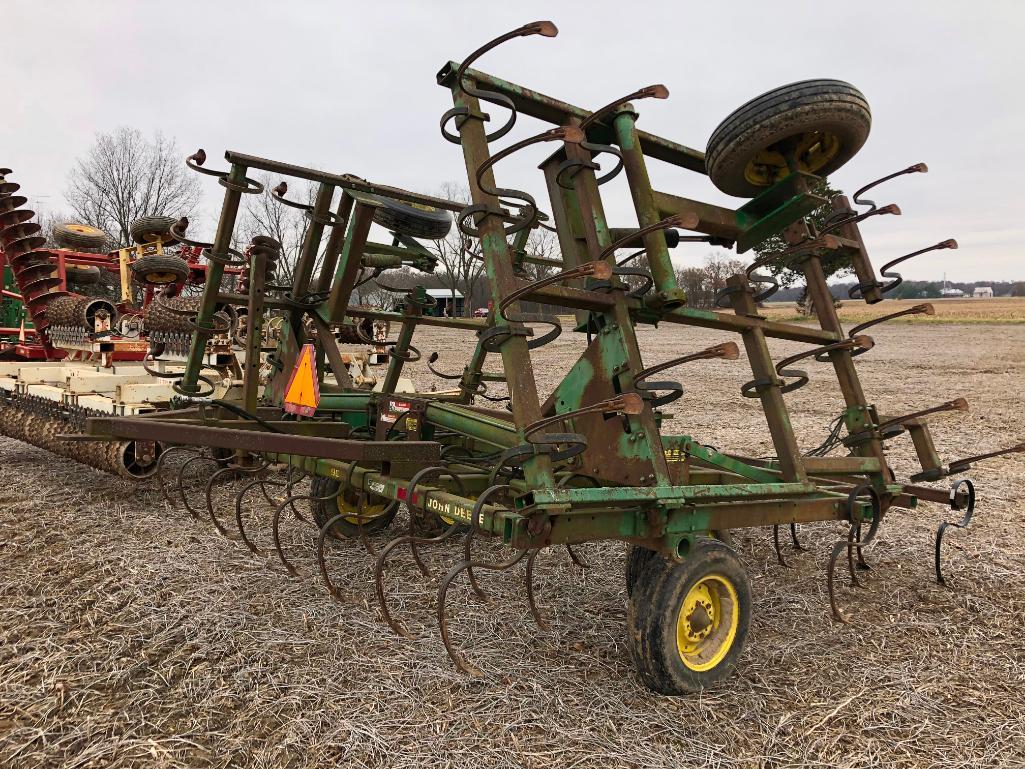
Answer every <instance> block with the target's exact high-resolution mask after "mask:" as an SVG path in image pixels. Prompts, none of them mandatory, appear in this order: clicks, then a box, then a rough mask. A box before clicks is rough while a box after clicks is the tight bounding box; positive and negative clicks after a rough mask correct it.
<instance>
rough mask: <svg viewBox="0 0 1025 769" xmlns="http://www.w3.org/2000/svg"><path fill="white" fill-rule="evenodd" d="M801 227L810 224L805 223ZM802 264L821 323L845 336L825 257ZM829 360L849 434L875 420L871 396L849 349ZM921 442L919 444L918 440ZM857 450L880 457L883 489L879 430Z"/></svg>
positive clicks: (876, 480) (881, 478)
mask: <svg viewBox="0 0 1025 769" xmlns="http://www.w3.org/2000/svg"><path fill="white" fill-rule="evenodd" d="M800 229H805V230H806V226H805V225H803V223H802V225H801V227H800ZM794 232H795V230H794V229H792V230H790V231H788V232H787V233H785V234H784V237H785V238H786V239H787V240H788V241H789V240H791V239H795V237H794V235H793V233H794ZM801 266H802V270H803V272H804V276H805V282H806V283H807V286H808V292H809V294H810V295H811V299H812V302H813V303H814V305H815V309H816V314H817V315H818V318H819V325H820V326H821V327H822V330H823V331H829V332H831V333H834V334H836V335H837V336H841V337H842V336H843V335H844V333H843V327H842V326H841V325H840V317H839V316H838V315H837V312H836V307H835V306H834V305H833V296H832V294H831V293H830V291H829V284H828V283H827V282H826V274H825V272H824V271H823V269H822V260H821V259H820V258H819V257H818V256H816V255H814V254H813V255H810V256H808V257H807V258H806V259H805V260H804V262H803V264H802V265H801ZM828 355H829V360H830V362H831V363H832V364H833V370H834V371H835V372H836V379H837V382H838V383H839V385H840V392H841V393H842V394H843V398H844V403H845V405H846V406H847V413H848V417H847V419H846V420H845V421H846V426H847V432H848V434H854V433H856V432H861V431H864V430H865V429H866V428H869V427H871V424H870V423H868V424H866V422H868V421H870V420H871V417H870V413H871V412H870V410H869V404H868V400H867V399H866V397H865V391H864V390H863V389H862V387H861V380H860V378H859V377H858V371H857V369H856V368H855V367H854V357H853V355H852V354H851V350H849V349H835V350H831V351H830V352H829V353H828ZM916 445H917V444H916ZM854 453H855V454H857V455H858V456H861V457H872V458H874V459H875V460H876V463H877V464H878V468H877V470H876V471H874V472H872V473H871V477H870V481H871V483H872V485H873V487H874V488H875V489H876V491H879V492H881V491H882V490H883V487H884V486H885V485H886V479H887V478H888V477H889V472H888V467H887V463H886V452H885V451H884V450H883V442H882V440H880V438H879V436H878V434H875V433H873V434H872V437H871V439H870V440H867V441H864V442H860V443H858V444H857V445H856V446H854Z"/></svg>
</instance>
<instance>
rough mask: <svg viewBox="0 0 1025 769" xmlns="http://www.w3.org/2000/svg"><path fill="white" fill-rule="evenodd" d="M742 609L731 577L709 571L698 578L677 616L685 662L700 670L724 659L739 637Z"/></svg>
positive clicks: (677, 629)
mask: <svg viewBox="0 0 1025 769" xmlns="http://www.w3.org/2000/svg"><path fill="white" fill-rule="evenodd" d="M739 609H740V602H739V599H738V598H737V589H736V588H735V587H734V586H733V583H732V582H730V580H729V579H728V578H727V577H724V576H722V575H721V574H709V575H708V576H706V577H704V578H702V579H701V580H699V581H698V582H696V583H695V584H694V585H693V586H692V587H691V589H690V590H689V591H687V595H686V596H685V597H684V599H683V603H682V605H681V606H680V615H679V617H678V618H677V620H676V647H677V649H678V650H679V652H680V659H681V660H683V664H684V665H686V666H687V667H688V668H690V669H691V670H694V671H696V672H699V673H700V672H704V671H706V670H711V669H712V668H714V667H715V666H716V665H718V664H719V663H720V662H722V661H723V658H724V657H725V656H726V655H727V654H728V653H729V651H730V649H731V648H732V647H733V642H734V641H735V640H736V638H737V625H738V624H739V622H740V610H739Z"/></svg>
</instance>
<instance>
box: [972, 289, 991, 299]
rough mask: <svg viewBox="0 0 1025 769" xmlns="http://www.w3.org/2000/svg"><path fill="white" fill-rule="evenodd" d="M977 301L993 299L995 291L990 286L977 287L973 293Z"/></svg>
mask: <svg viewBox="0 0 1025 769" xmlns="http://www.w3.org/2000/svg"><path fill="white" fill-rule="evenodd" d="M972 296H973V297H974V298H975V299H992V298H993V289H992V288H991V287H990V286H977V287H976V288H975V290H974V291H973V292H972Z"/></svg>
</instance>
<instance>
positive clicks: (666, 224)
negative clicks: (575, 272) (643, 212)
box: [595, 212, 698, 262]
mask: <svg viewBox="0 0 1025 769" xmlns="http://www.w3.org/2000/svg"><path fill="white" fill-rule="evenodd" d="M697 226H698V215H697V214H694V213H691V212H687V213H683V214H673V215H672V216H667V217H666V218H665V219H662V220H661V221H658V222H655V223H654V224H649V225H648V226H647V227H641V228H640V229H639V230H636V231H634V232H631V233H630V234H628V235H624V236H623V237H621V238H619V240H616V241H613V242H612V243H610V244H609V245H607V246H606V247H605V248H604V249H602V252H601V253H600V254H598V258H597V259H596V260H595V261H598V262H601V261H605V260H606V259H608V258H609V257H610V256H612V255H613V254H614V253H615V252H616V251H617V250H619V249H620V248H623V247H624V245H625V244H626V243H629V242H631V241H633V240H636V239H637V238H643V237H644V236H645V235H650V234H651V233H653V232H660V231H662V230H669V229H674V228H676V227H679V228H680V229H683V230H692V229H694V228H695V227H697Z"/></svg>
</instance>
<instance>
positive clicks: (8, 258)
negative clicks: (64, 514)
mask: <svg viewBox="0 0 1025 769" xmlns="http://www.w3.org/2000/svg"><path fill="white" fill-rule="evenodd" d="M10 173H11V171H10V169H0V268H2V275H3V294H2V296H0V301H2V304H0V434H2V435H6V436H8V437H11V438H16V439H18V440H21V441H24V442H26V443H29V444H32V445H35V446H38V447H40V448H44V449H47V450H49V451H52V452H54V453H56V454H59V455H62V456H65V457H68V458H71V459H74V460H76V461H79V462H82V463H83V464H87V465H91V466H93V467H96V468H98V469H101V470H106V471H108V472H112V473H114V474H116V475H118V476H120V477H122V478H125V479H129V480H138V479H141V478H146V477H148V476H150V475H151V474H152V473H153V471H154V470H155V469H156V461H157V459H158V457H159V456H160V453H161V451H162V446H161V445H160V444H159V443H157V442H155V441H116V442H114V443H112V444H110V445H103V444H97V443H96V442H90V441H82V440H80V438H81V431H82V427H83V425H84V422H85V419H87V418H88V417H96V416H111V415H118V416H136V415H140V414H145V413H150V412H153V411H156V410H158V409H163V410H167V409H168V408H169V407H170V405H171V401H172V399H174V398H176V397H178V395H177V393H175V391H174V389H173V380H176V379H177V378H179V377H180V375H181V370H182V367H181V366H178V367H176V365H175V364H177V363H183V362H184V361H185V359H186V357H187V355H188V353H189V350H190V347H191V343H192V325H191V320H190V319H191V317H192V316H194V315H195V313H196V310H197V309H198V306H199V301H200V298H199V297H198V296H190V295H186V294H182V293H180V292H181V291H183V290H185V289H194V288H195V287H201V286H202V285H203V284H204V283H205V281H206V272H207V269H208V265H207V264H206V263H205V262H203V261H201V260H200V259H199V255H200V253H201V249H200V248H197V247H194V246H189V245H187V244H185V240H186V239H185V238H184V236H183V233H184V229H185V226H186V223H185V222H181V223H179V222H176V220H174V219H170V218H168V217H160V216H148V217H142V218H140V219H138V220H137V221H136V222H135V223H134V224H133V225H132V227H131V231H132V236H133V239H134V240H135V241H136V242H135V243H134V244H133V245H131V246H126V247H124V248H121V249H117V250H115V251H112V252H107V251H103V250H102V249H103V247H104V246H105V244H106V235H105V234H104V233H102V232H101V231H99V230H96V229H95V228H92V227H87V226H85V225H77V224H71V225H58V226H57V227H56V228H55V232H54V238H55V239H56V240H57V246H58V247H55V248H49V247H46V242H45V238H44V237H43V236H42V234H41V228H40V226H39V225H38V224H37V223H36V222H34V221H32V220H33V219H34V217H35V213H34V212H32V211H30V210H28V209H26V208H25V202H26V199H25V198H24V197H23V196H20V195H17V194H16V193H17V192H18V191H19V187H18V185H17V184H15V183H13V182H10V181H7V180H6V175H8V174H10ZM172 227H177V229H178V232H179V237H175V236H173V235H172V234H171V229H172ZM168 247H170V248H171V249H172V250H165V248H168ZM85 249H90V250H85ZM104 273H106V274H108V275H110V276H112V277H113V282H114V284H115V285H116V284H118V283H119V284H120V285H119V290H118V289H117V288H115V290H114V292H113V294H112V295H111V296H110V297H108V296H107V295H106V294H109V293H111V292H104V295H102V296H101V295H95V294H94V293H88V294H82V293H77V292H76V290H75V289H78V290H81V291H89V290H90V289H91V288H95V287H101V283H102V281H101V278H102V276H103V274H104ZM225 274H228V275H231V276H234V278H235V279H236V280H237V281H238V282H239V284H240V285H241V286H242V287H243V288H244V286H245V281H246V280H248V279H249V276H248V273H247V271H245V270H242V269H239V268H237V267H230V268H228V269H227V270H225ZM267 276H271V277H272V276H273V270H272V269H271V270H269V271H268V273H267V275H265V277H267ZM133 287H137V288H139V289H140V290H141V294H142V297H141V301H138V302H137V301H136V293H135V291H133ZM215 318H216V320H217V322H218V323H219V326H218V329H217V331H216V333H214V334H212V335H210V337H209V338H208V339H207V340H206V343H205V346H204V352H203V365H204V366H205V367H206V368H207V370H208V372H213V374H212V376H208V379H210V381H211V382H212V383H213V386H214V387H215V388H216V394H218V395H219V396H227V395H228V393H229V392H230V391H231V388H232V387H233V386H237V385H238V379H239V377H240V376H241V366H240V364H239V361H238V360H237V356H236V353H237V351H238V341H239V336H240V331H241V332H242V333H244V323H245V319H244V317H243V318H239V317H238V316H237V314H235V313H233V312H232V311H230V308H227V311H226V310H225V308H223V307H221V308H219V310H218V313H217V314H216V315H215ZM268 326H269V328H268V332H269V333H265V334H264V335H263V337H262V339H261V346H260V350H259V351H258V353H257V360H261V356H262V355H263V353H265V352H266V351H267V350H269V349H272V345H271V341H270V340H272V339H273V333H272V328H270V327H272V326H273V323H271V324H268ZM351 328H352V327H350V329H351ZM363 335H364V336H367V337H372V336H374V335H375V330H374V329H373V328H372V324H369V323H368V324H366V328H365V329H363ZM348 341H355V342H357V343H358V344H361V345H362V344H363V341H362V339H348ZM372 354H373V353H369V354H368V353H367V352H366V351H364V350H360V351H348V352H346V353H345V354H344V356H343V357H344V361H345V365H346V367H347V370H348V373H349V375H350V378H352V379H353V380H354V381H356V382H357V383H358V384H359V385H360V386H363V387H370V386H373V384H374V383H376V378H375V377H374V376H373V373H372V372H371V370H370V368H369V366H370V355H372ZM265 373H266V372H265Z"/></svg>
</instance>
